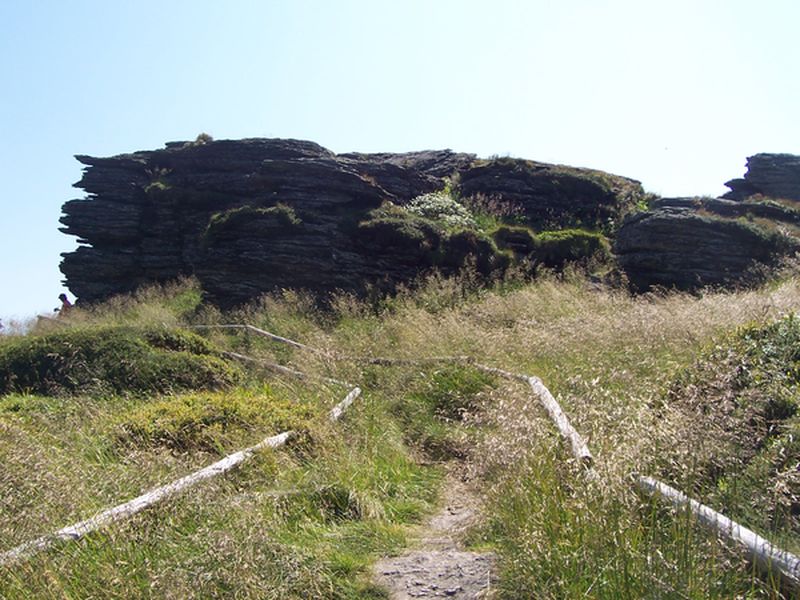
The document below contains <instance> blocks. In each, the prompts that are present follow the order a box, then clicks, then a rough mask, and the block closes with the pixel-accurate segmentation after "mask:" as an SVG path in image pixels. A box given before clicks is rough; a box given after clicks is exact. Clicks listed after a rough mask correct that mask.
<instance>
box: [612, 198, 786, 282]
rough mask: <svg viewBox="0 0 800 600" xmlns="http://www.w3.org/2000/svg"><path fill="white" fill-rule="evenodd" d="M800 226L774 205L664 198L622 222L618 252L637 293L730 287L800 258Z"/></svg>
mask: <svg viewBox="0 0 800 600" xmlns="http://www.w3.org/2000/svg"><path fill="white" fill-rule="evenodd" d="M798 224H800V212H798V211H797V210H796V209H794V208H791V207H784V206H781V205H780V204H777V203H772V202H735V201H731V200H724V199H716V198H663V199H661V200H658V201H656V202H654V203H653V205H652V206H651V209H650V210H649V211H646V212H641V213H638V214H635V215H632V216H630V217H628V218H627V219H626V220H625V222H624V223H623V225H622V227H621V228H620V230H619V231H618V233H617V238H616V241H615V246H614V251H615V253H616V255H617V259H618V261H619V265H620V267H621V268H622V270H623V271H624V272H625V273H626V274H627V276H628V279H629V281H630V283H631V285H632V286H633V287H634V288H635V289H637V290H640V291H644V290H648V289H650V288H652V287H654V286H662V287H665V288H677V289H682V290H694V289H697V288H700V287H704V286H729V285H735V284H740V283H744V282H749V281H755V280H758V279H759V278H760V277H761V276H763V269H759V267H760V266H770V265H774V264H776V263H777V262H778V261H779V260H780V259H781V258H782V257H785V256H787V255H789V254H791V253H793V252H796V251H797V250H798V248H799V247H800V244H798V240H797V238H796V237H795V235H794V234H795V227H796V226H797V225H798Z"/></svg>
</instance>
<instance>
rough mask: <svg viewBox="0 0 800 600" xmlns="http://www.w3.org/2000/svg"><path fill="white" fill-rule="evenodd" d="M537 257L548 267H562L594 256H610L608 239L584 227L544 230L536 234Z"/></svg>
mask: <svg viewBox="0 0 800 600" xmlns="http://www.w3.org/2000/svg"><path fill="white" fill-rule="evenodd" d="M536 241H537V248H536V258H537V260H538V261H540V262H541V263H542V264H544V265H545V266H546V267H550V268H558V269H560V268H562V267H563V266H564V265H565V264H566V263H568V262H575V261H581V260H588V259H590V258H592V257H594V256H598V255H599V256H600V257H603V258H608V257H610V254H611V249H610V245H609V243H608V240H607V239H606V238H605V236H603V235H602V234H600V233H594V232H591V231H584V230H582V229H564V230H561V231H543V232H542V233H540V234H538V235H537V236H536Z"/></svg>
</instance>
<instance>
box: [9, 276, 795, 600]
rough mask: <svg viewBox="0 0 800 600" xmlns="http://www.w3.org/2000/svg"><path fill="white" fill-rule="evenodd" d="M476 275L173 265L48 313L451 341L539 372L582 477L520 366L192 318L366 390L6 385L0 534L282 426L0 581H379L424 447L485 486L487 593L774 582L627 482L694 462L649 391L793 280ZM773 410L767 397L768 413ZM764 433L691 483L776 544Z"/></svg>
mask: <svg viewBox="0 0 800 600" xmlns="http://www.w3.org/2000/svg"><path fill="white" fill-rule="evenodd" d="M478 283H479V282H478V280H477V278H474V277H471V276H470V275H469V274H465V275H463V276H462V277H461V278H460V279H458V278H443V277H433V278H431V280H430V281H428V282H427V284H426V285H423V286H421V287H419V288H416V289H415V290H414V291H413V292H412V291H401V292H400V293H399V294H398V295H397V296H396V297H395V298H393V299H391V300H387V301H385V302H383V303H382V304H380V305H375V304H366V303H364V302H361V301H358V300H356V299H354V298H353V297H350V296H345V295H343V296H340V297H338V298H335V299H333V301H332V302H331V309H330V310H329V311H327V312H319V311H318V310H317V309H315V308H314V306H315V305H314V303H313V302H312V301H311V300H310V299H309V298H308V297H306V296H304V295H302V294H297V293H294V292H286V293H283V294H278V295H275V296H272V297H267V298H264V299H263V300H262V301H261V302H260V303H258V304H255V305H253V306H250V307H247V308H245V309H242V310H240V311H238V312H237V313H234V314H221V313H219V312H218V311H215V310H213V309H208V308H205V307H203V306H202V305H201V304H199V293H198V292H197V290H196V288H194V287H192V286H191V285H189V286H188V287H186V286H184V287H181V288H177V289H170V290H155V291H150V292H146V293H142V295H140V297H139V298H138V299H137V298H133V299H130V298H129V299H125V298H120V299H117V300H115V301H114V302H112V303H110V304H108V305H106V306H105V307H100V308H97V309H94V310H92V311H76V313H75V317H74V321H73V322H72V323H70V322H68V321H67V320H65V322H67V324H66V325H65V326H64V327H68V328H69V327H85V326H88V325H92V326H98V325H103V326H111V325H120V324H125V325H127V326H147V325H153V324H155V323H167V324H168V325H170V326H179V325H180V326H190V325H194V324H219V323H222V322H226V321H228V322H249V323H252V324H254V325H256V326H259V327H263V328H265V329H268V330H271V331H274V332H276V333H279V334H281V335H284V336H287V337H291V338H294V339H298V340H299V341H302V342H304V343H307V344H309V345H311V346H314V347H317V348H320V349H322V350H325V351H327V352H328V353H329V355H331V356H332V355H333V354H334V353H335V352H339V353H341V354H348V355H351V356H370V355H372V356H395V357H402V358H418V357H421V356H441V355H471V356H474V357H476V358H477V359H479V360H480V361H481V362H483V363H486V364H490V365H493V366H497V367H501V368H503V369H506V370H509V371H515V372H521V373H526V374H531V375H538V376H539V377H541V378H542V379H543V380H544V382H545V384H546V385H547V386H548V387H549V388H550V389H551V390H552V391H553V393H554V394H555V396H556V397H557V399H558V400H559V402H560V403H561V404H562V406H563V408H564V410H565V411H566V413H567V414H568V415H569V417H570V419H571V421H572V422H573V425H574V426H575V427H576V429H578V431H580V432H581V433H582V434H583V435H584V436H585V437H587V439H588V441H589V445H590V447H591V449H592V451H593V453H594V454H595V457H596V461H597V468H598V471H599V473H600V475H601V481H600V482H599V483H597V484H587V483H586V482H585V481H584V479H583V478H582V475H581V470H580V468H579V467H578V466H577V465H575V464H573V463H572V462H571V461H570V460H569V458H568V456H569V455H568V452H567V451H566V449H565V448H564V446H563V445H562V443H561V441H560V439H559V438H558V436H557V434H556V433H555V432H554V431H553V428H552V426H551V425H550V423H549V422H548V420H547V418H546V416H545V415H544V413H543V412H542V411H541V409H540V407H539V406H538V404H537V401H536V399H535V398H533V397H531V396H530V394H529V392H528V390H527V389H526V388H525V387H524V386H522V385H521V384H518V383H515V382H507V381H503V380H497V379H494V378H487V377H485V376H484V375H481V374H479V373H477V372H475V371H474V370H472V369H471V368H469V367H468V366H461V367H446V366H441V367H431V368H428V367H422V366H419V367H414V366H404V367H383V366H375V365H364V364H360V363H355V362H340V361H336V360H332V359H330V358H325V357H321V356H319V355H316V354H314V353H310V352H304V351H302V350H295V349H291V348H288V347H286V346H281V345H279V344H276V343H274V342H271V341H269V340H265V339H261V338H257V337H254V336H252V335H248V334H246V333H244V332H224V331H208V332H207V334H204V335H205V337H206V338H207V339H208V340H209V342H210V343H211V344H213V345H214V346H216V347H219V348H229V349H235V350H236V351H238V352H242V353H245V354H249V355H252V356H255V357H259V358H264V359H269V360H274V361H278V362H281V363H285V364H289V365H291V366H293V367H294V368H299V369H301V370H303V371H305V372H308V373H309V374H313V375H325V376H334V377H336V378H338V379H342V380H346V381H351V382H353V383H358V384H359V385H361V386H362V388H363V389H364V390H365V394H364V396H363V398H362V399H360V400H359V401H357V403H356V404H355V405H354V406H353V408H352V410H351V412H350V413H348V415H347V416H346V417H345V419H344V421H343V422H342V423H341V424H339V425H336V426H332V425H330V424H327V423H326V422H325V418H324V415H325V410H326V409H327V408H329V407H330V406H332V405H333V403H335V402H336V401H337V400H338V399H340V396H342V395H343V390H342V389H339V388H334V387H328V386H321V385H318V384H313V383H302V384H301V383H294V382H289V381H285V380H280V379H276V378H274V376H270V378H269V381H268V382H267V383H266V384H264V383H263V382H261V383H259V382H258V381H257V380H258V379H259V378H260V377H262V375H256V374H253V375H251V376H250V377H249V378H248V380H247V381H245V382H243V383H242V384H241V385H240V386H239V387H237V388H235V389H233V390H232V391H230V392H203V391H201V392H188V393H185V392H184V393H180V394H177V395H154V396H153V397H150V398H141V397H133V396H127V395H116V394H108V395H104V396H74V397H57V398H54V397H46V396H25V395H9V396H5V397H3V398H2V399H0V433H2V435H0V462H2V464H3V465H4V469H3V470H2V472H0V489H3V490H13V492H12V493H6V494H3V495H2V500H0V540H2V548H0V550H2V549H6V548H7V547H10V546H12V545H14V544H16V543H20V542H22V541H25V540H27V539H31V538H32V537H36V536H38V535H40V534H42V533H44V532H46V531H49V530H52V529H56V528H58V527H61V526H63V525H66V524H68V523H70V522H72V521H75V520H78V519H80V518H85V517H86V516H89V515H90V514H91V513H92V512H93V511H96V510H98V509H100V508H104V507H107V506H110V505H113V504H115V503H118V502H120V501H123V500H126V499H128V498H130V497H131V496H133V495H136V494H138V493H140V492H141V491H142V490H144V489H147V488H148V487H150V486H153V485H158V484H162V483H164V482H166V481H169V480H170V479H172V478H175V477H178V476H181V475H184V474H186V473H187V472H189V471H191V470H192V469H194V468H197V467H199V466H204V465H205V464H208V463H209V462H212V461H213V460H215V459H216V458H217V457H218V456H219V455H221V454H223V453H225V452H230V451H232V450H236V449H239V448H240V447H242V446H241V445H247V444H250V443H252V442H253V441H256V440H258V439H260V437H263V436H265V435H268V434H270V433H272V432H274V431H276V430H277V429H281V428H282V427H289V426H291V427H294V428H299V429H301V430H302V431H303V432H304V433H303V435H302V436H301V437H299V438H298V440H297V442H296V443H294V444H293V445H290V446H289V447H288V448H287V449H286V450H283V451H277V452H264V453H261V454H260V455H259V456H258V458H257V460H256V461H254V462H253V463H249V464H246V465H244V466H243V467H242V468H241V469H239V470H238V471H236V472H235V473H233V474H231V475H229V476H225V477H223V478H221V479H219V480H216V481H214V482H209V483H207V484H203V485H201V486H199V487H198V488H196V490H195V491H193V492H192V493H190V494H187V495H186V496H183V497H181V498H179V499H176V500H173V501H170V502H169V503H166V504H163V505H161V506H158V507H155V508H154V509H152V510H149V511H146V512H144V513H142V514H140V515H138V516H137V517H135V518H134V519H133V520H131V521H129V522H128V523H127V524H125V525H122V526H120V527H115V528H111V529H108V530H105V531H103V532H101V533H99V534H94V535H92V536H89V538H88V539H87V540H85V541H82V542H79V543H74V544H65V545H63V546H61V547H59V548H56V549H54V550H52V551H50V552H47V553H45V554H42V555H39V556H38V557H36V558H34V559H33V560H32V561H30V562H27V563H25V564H22V565H19V566H16V567H14V568H12V569H3V568H0V596H3V597H8V598H27V597H45V598H47V597H53V598H60V597H126V598H127V597H238V598H256V597H258V598H263V597H267V598H300V597H304V598H369V597H375V598H380V597H383V596H382V595H381V594H382V592H380V591H379V590H377V589H375V588H374V587H373V586H372V584H371V583H370V582H369V577H368V569H369V565H370V564H371V562H372V561H374V560H375V558H376V557H377V556H379V555H382V554H386V553H391V552H398V551H400V549H401V548H402V547H403V545H404V544H406V543H407V534H408V531H409V530H408V526H409V525H410V524H415V523H419V522H420V521H421V520H422V519H424V518H425V515H427V514H430V512H431V510H432V509H433V507H434V505H435V502H436V497H437V488H438V485H439V483H440V481H441V467H440V465H439V462H440V461H443V460H452V459H454V458H455V459H458V460H461V461H464V462H465V463H466V464H467V465H468V466H469V468H470V471H471V473H472V476H473V477H474V478H475V479H476V480H477V481H479V482H481V486H482V488H483V490H484V493H485V496H486V510H485V516H484V520H483V522H482V523H481V524H480V526H479V527H477V528H476V529H475V530H474V531H473V532H472V534H471V537H470V539H471V541H472V543H473V544H475V545H478V546H482V547H483V546H488V547H491V548H493V549H495V550H496V551H497V552H498V553H499V555H500V567H501V581H500V584H499V595H500V596H501V597H506V598H524V597H532V598H533V597H535V598H572V597H587V598H626V597H627V598H642V597H648V598H684V597H689V598H707V597H711V598H731V597H742V598H744V597H748V598H759V597H775V596H776V595H777V594H778V589H777V586H776V584H775V582H769V581H764V580H763V579H761V578H760V577H759V576H757V575H756V574H754V573H753V572H752V570H751V569H750V568H749V567H748V566H747V565H746V564H745V563H744V561H743V560H742V559H741V557H740V556H738V555H737V554H736V553H734V552H732V551H731V550H729V549H727V548H726V547H725V546H723V545H722V544H720V543H719V542H718V541H717V540H715V539H714V538H713V537H712V536H710V535H708V534H707V533H706V532H704V531H703V530H702V529H700V528H698V527H697V526H695V525H694V524H693V523H692V522H691V520H690V519H689V518H688V517H687V516H686V515H685V514H683V513H674V512H672V511H669V510H666V509H664V508H662V507H660V506H659V505H658V504H657V503H655V502H652V501H650V500H648V499H646V498H643V497H641V496H639V495H638V494H637V493H636V492H635V491H634V490H633V487H632V485H631V482H630V478H629V476H630V474H631V473H632V472H641V473H649V474H654V475H658V476H661V477H663V478H665V479H668V478H669V477H673V479H671V480H670V482H672V483H675V482H676V481H677V482H678V483H686V484H687V485H688V484H689V483H690V482H692V481H695V479H693V477H699V473H700V471H701V467H702V465H701V461H699V460H698V457H697V456H695V454H694V453H693V449H694V448H695V447H693V446H692V443H693V442H692V440H693V436H691V435H688V433H687V432H696V431H698V428H699V429H700V430H702V427H703V422H702V417H700V416H698V415H693V414H690V413H689V412H687V411H686V410H685V407H684V406H682V405H681V404H680V403H677V402H674V403H672V402H670V391H671V390H673V391H674V390H675V386H676V385H680V384H679V383H676V382H680V380H681V379H680V375H681V374H682V373H686V372H687V369H691V368H692V366H693V365H695V364H696V363H698V361H701V362H702V361H703V360H704V357H705V358H706V360H707V362H709V365H711V368H713V365H714V364H715V363H714V361H708V357H709V356H711V355H710V354H709V352H710V349H713V348H714V347H715V346H721V345H724V343H725V340H727V339H729V336H730V332H731V331H733V330H735V329H736V328H738V327H740V326H744V325H747V326H749V327H754V326H759V325H767V324H768V323H771V322H774V321H775V320H777V319H780V318H782V317H784V316H785V315H787V314H789V313H791V312H793V311H797V310H798V309H799V308H800V282H798V280H797V279H795V278H793V277H791V276H789V277H787V278H785V279H784V280H782V281H781V282H780V283H776V284H773V285H771V286H769V287H765V288H761V289H753V290H744V291H739V292H714V291H709V292H706V293H704V294H700V295H693V296H692V295H685V294H671V293H670V294H666V293H665V294H652V295H647V296H639V297H632V296H630V295H628V294H627V293H626V292H624V291H622V290H616V289H611V288H606V287H602V286H598V285H596V284H593V283H591V282H589V281H587V280H586V279H584V278H583V277H581V276H578V275H570V274H567V275H565V276H563V277H561V278H554V277H550V278H548V277H543V278H541V279H540V280H539V281H538V282H537V283H535V284H520V283H511V282H509V283H506V284H502V285H499V286H498V287H497V288H495V289H491V290H487V289H485V288H482V287H481V286H480V285H479V284H478ZM176 298H181V300H180V301H177V300H173V299H176ZM59 328H61V327H59ZM5 343H6V342H5V341H4V342H2V344H5ZM719 369H722V367H721V366H720V367H719ZM705 379H706V380H707V379H709V378H708V377H707V376H706V377H705ZM137 428H138V429H137ZM793 428H796V424H795V422H794V421H787V422H786V424H785V430H782V433H788V434H792V432H794V431H795V429H793ZM133 431H137V432H138V433H135V434H134V433H132V432H133ZM707 431H708V437H709V439H708V440H706V441H707V442H708V443H709V444H713V443H714V438H713V436H714V435H717V434H716V433H715V430H714V428H713V427H708V428H707ZM775 439H776V440H781V441H780V442H774V443H772V444H770V445H768V446H767V447H765V448H763V449H762V450H764V451H763V452H762V453H759V454H758V459H757V460H750V461H748V462H747V464H744V463H742V464H741V465H740V466H741V470H740V471H737V476H736V478H735V481H738V482H745V483H747V485H744V483H743V484H742V485H741V487H740V488H739V491H738V492H737V491H736V490H735V489H734V488H735V487H736V486H734V485H733V482H732V480H730V479H729V480H728V483H727V487H725V488H724V489H720V488H714V489H712V488H711V487H709V486H699V487H695V488H693V491H694V493H697V494H699V495H701V497H700V499H701V500H703V501H706V502H709V503H711V504H712V505H714V506H715V508H718V509H720V510H722V511H723V512H725V511H733V512H734V513H735V514H736V515H737V517H738V518H741V519H742V520H743V521H744V522H745V524H747V525H749V526H751V527H754V528H756V529H760V531H761V532H762V533H766V534H767V535H772V534H777V535H778V537H780V538H781V539H782V540H783V541H785V542H786V543H787V544H792V543H794V542H793V540H794V539H795V538H794V537H793V535H794V534H793V533H792V532H791V531H790V527H789V526H787V525H786V522H785V521H780V520H778V521H777V522H779V523H781V524H779V525H778V526H777V527H778V528H779V529H780V530H775V529H773V530H772V531H766V530H764V529H763V527H764V525H765V523H766V522H765V521H764V520H763V519H761V517H760V516H759V515H760V512H759V511H760V507H761V506H762V503H766V504H763V506H767V505H768V503H769V502H770V501H771V500H770V498H773V499H774V498H778V497H783V496H781V495H780V494H776V493H775V489H778V488H780V486H784V487H783V488H780V489H784V488H787V487H788V489H789V490H790V491H792V490H793V491H796V490H797V485H798V483H797V481H796V479H793V478H792V477H791V472H790V469H787V468H784V467H787V465H783V464H782V463H781V462H780V461H781V457H782V456H787V453H788V452H790V448H789V446H791V445H792V444H794V443H795V442H794V441H793V440H794V438H787V437H784V436H783V435H782V436H779V437H777V438H775ZM240 444H241V445H240ZM781 444H783V445H781ZM720 447H722V446H720ZM792 452H793V451H792ZM728 458H730V459H731V460H733V461H736V459H737V457H736V456H733V457H728ZM776 465H778V466H779V467H780V468H778V469H777V471H776V467H775V466H776ZM788 467H791V465H788ZM784 471H785V472H786V474H784V475H781V476H776V475H775V474H776V473H779V474H780V473H784ZM676 474H683V478H682V477H678V476H677V475H676ZM781 477H783V479H781ZM775 486H777V488H776V487H775ZM753 490H763V491H762V492H761V495H756V494H755V493H754V492H753ZM748 498H751V499H752V500H753V502H744V501H743V500H745V499H748ZM754 502H755V503H754ZM762 512H763V511H762ZM767 525H768V524H767Z"/></svg>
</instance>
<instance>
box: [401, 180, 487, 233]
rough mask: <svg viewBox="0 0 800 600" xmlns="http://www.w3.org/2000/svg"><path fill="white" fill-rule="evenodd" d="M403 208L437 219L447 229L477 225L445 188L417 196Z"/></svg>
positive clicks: (467, 227) (468, 212)
mask: <svg viewBox="0 0 800 600" xmlns="http://www.w3.org/2000/svg"><path fill="white" fill-rule="evenodd" d="M405 209H406V210H407V211H408V212H410V213H412V214H415V215H418V216H420V217H424V218H426V219H430V220H432V221H437V222H439V223H441V224H442V225H444V226H445V227H446V228H448V229H461V228H464V229H474V228H476V227H477V226H478V224H477V222H476V221H475V218H474V217H473V216H472V213H471V212H470V211H469V210H468V209H467V208H466V207H465V206H463V205H462V204H460V203H459V202H458V201H457V200H455V199H454V198H453V197H452V196H451V195H450V194H449V193H448V192H447V191H446V190H443V191H439V192H431V193H429V194H422V195H421V196H417V197H416V198H414V199H413V200H412V201H411V202H409V203H408V204H407V205H406V206H405Z"/></svg>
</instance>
